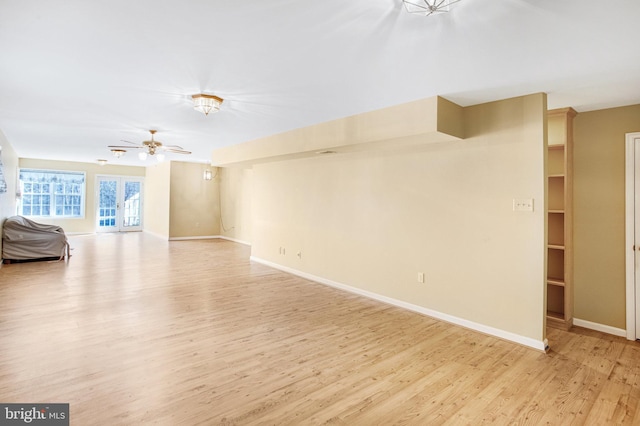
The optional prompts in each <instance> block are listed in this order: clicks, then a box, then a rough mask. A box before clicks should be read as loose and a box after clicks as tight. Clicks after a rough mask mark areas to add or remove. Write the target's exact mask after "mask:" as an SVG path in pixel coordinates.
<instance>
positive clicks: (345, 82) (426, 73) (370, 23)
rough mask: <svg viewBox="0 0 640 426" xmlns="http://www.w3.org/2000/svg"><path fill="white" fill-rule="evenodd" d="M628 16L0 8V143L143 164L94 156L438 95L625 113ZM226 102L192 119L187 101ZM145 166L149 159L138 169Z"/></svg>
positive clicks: (540, 7) (533, 3)
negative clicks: (205, 96) (536, 99)
mask: <svg viewBox="0 0 640 426" xmlns="http://www.w3.org/2000/svg"><path fill="white" fill-rule="evenodd" d="M639 28H640V1H638V0H611V1H607V2H603V1H601V0H600V1H595V0H562V1H560V0H462V1H460V2H459V3H456V4H455V5H454V6H453V7H452V10H451V12H450V13H448V14H443V15H437V16H431V17H422V16H416V15H410V14H408V13H407V12H406V11H405V10H404V7H403V5H402V2H401V0H348V1H345V0H322V1H300V0H261V1H258V0H243V1H238V0H180V1H179V0H135V1H134V0H100V1H99V0H92V1H87V0H59V1H52V0H0V130H2V131H3V132H4V134H5V135H6V137H7V139H8V140H9V142H10V143H11V144H12V145H13V147H14V148H15V149H16V151H17V153H18V155H19V156H20V157H25V158H45V159H56V160H72V161H85V162H93V161H95V160H96V159H98V158H105V159H108V160H109V162H110V163H111V164H129V165H143V164H145V163H143V162H141V161H139V160H138V159H137V156H136V155H135V151H130V152H128V153H127V154H126V155H125V156H124V157H122V158H120V159H115V158H114V157H113V156H111V155H110V153H109V150H108V148H107V145H110V144H116V145H118V144H121V142H120V140H121V139H125V140H129V141H133V142H141V141H142V140H145V139H148V136H149V134H148V132H147V130H148V129H158V130H159V132H158V134H157V136H156V139H157V140H160V141H162V142H164V143H165V144H177V145H181V146H183V147H184V148H185V149H187V150H190V151H193V154H192V155H189V156H181V155H179V154H172V155H169V156H168V157H169V159H172V160H182V161H198V162H206V161H209V160H210V159H211V151H212V150H213V149H215V148H217V147H222V146H227V145H231V144H237V143H240V142H244V141H247V140H252V139H255V138H258V137H262V136H267V135H271V134H274V133H278V132H282V131H285V130H289V129H293V128H297V127H302V126H307V125H311V124H315V123H319V122H324V121H328V120H332V119H336V118H340V117H345V116H349V115H353V114H357V113H361V112H364V111H370V110H374V109H379V108H383V107H386V106H390V105H395V104H399V103H404V102H408V101H412V100H416V99H420V98H425V97H430V96H434V95H441V96H444V97H445V98H447V99H450V100H452V101H454V102H456V103H458V104H460V105H463V106H467V105H473V104H477V103H482V102H487V101H492V100H497V99H504V98H508V97H512V96H519V95H524V94H529V93H534V92H547V93H548V95H549V96H548V101H549V108H556V107H564V106H573V107H574V108H575V109H576V110H578V111H579V112H580V111H587V110H593V109H600V108H608V107H613V106H622V105H631V104H638V103H640V44H639V40H640V30H639ZM200 92H204V93H211V94H215V95H218V96H220V97H222V98H224V99H225V102H224V104H223V107H222V109H221V111H220V112H219V113H217V114H214V115H209V116H208V117H205V116H204V115H202V114H201V113H198V112H196V111H194V110H193V109H192V107H191V102H190V95H192V94H195V93H200ZM147 163H149V160H147Z"/></svg>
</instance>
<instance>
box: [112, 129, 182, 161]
mask: <svg viewBox="0 0 640 426" xmlns="http://www.w3.org/2000/svg"><path fill="white" fill-rule="evenodd" d="M156 132H157V130H149V133H151V140H150V141H143V142H142V144H136V143H133V142H129V141H125V140H123V141H122V142H126V143H129V144H131V146H128V145H127V146H124V145H109V148H111V152H112V153H113V155H115V156H116V157H121V156H122V155H123V154H124V153H125V152H127V151H126V150H124V149H123V148H128V149H142V151H140V152H139V153H138V158H139V159H140V160H142V161H145V160H146V159H147V156H149V155H155V156H156V159H157V160H158V162H162V161H164V159H165V154H164V153H165V152H173V153H176V154H191V151H185V150H184V149H182V147H181V146H178V145H163V144H162V142H158V141H157V140H155V139H154V135H155V134H156Z"/></svg>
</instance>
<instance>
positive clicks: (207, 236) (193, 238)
mask: <svg viewBox="0 0 640 426" xmlns="http://www.w3.org/2000/svg"><path fill="white" fill-rule="evenodd" d="M214 238H220V236H219V235H199V236H193V237H169V241H185V240H212V239H214Z"/></svg>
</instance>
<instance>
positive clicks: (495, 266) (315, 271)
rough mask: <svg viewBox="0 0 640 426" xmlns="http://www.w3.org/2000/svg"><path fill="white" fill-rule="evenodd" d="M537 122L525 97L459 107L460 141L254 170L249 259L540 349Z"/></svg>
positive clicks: (539, 115) (541, 105)
mask: <svg viewBox="0 0 640 426" xmlns="http://www.w3.org/2000/svg"><path fill="white" fill-rule="evenodd" d="M398 119H399V120H401V119H402V117H398ZM545 120H546V97H545V96H544V95H542V94H540V95H531V96H527V97H522V98H516V99H510V100H505V101H501V102H495V103H491V104H485V105H478V106H474V107H469V108H465V109H464V123H465V133H466V138H465V139H464V140H462V141H451V142H444V143H436V144H425V145H423V146H421V147H415V148H414V149H413V151H411V152H407V151H406V150H405V151H403V152H395V153H394V152H384V153H383V152H379V151H377V152H352V153H346V154H334V155H325V156H316V157H314V158H307V159H296V160H289V161H280V162H272V163H263V164H256V165H255V166H254V167H253V176H252V185H251V209H252V210H253V216H252V217H253V218H252V223H251V233H250V235H251V242H252V254H253V255H254V256H256V257H257V258H260V259H263V260H266V261H269V262H273V263H276V264H279V265H282V266H284V267H289V268H292V269H295V270H298V271H301V272H305V273H308V274H312V275H315V276H318V277H322V278H325V279H329V280H333V281H336V282H340V283H343V284H346V285H349V286H352V287H356V288H359V289H362V290H366V291H370V292H374V293H377V294H379V295H382V296H387V297H391V298H394V299H397V300H400V301H406V302H408V303H411V304H414V305H418V306H421V307H425V308H428V309H433V310H436V311H439V312H441V313H445V314H448V315H453V316H456V317H458V318H461V319H465V320H469V321H473V322H476V323H479V324H482V325H486V326H490V327H494V328H497V329H501V330H504V331H507V332H510V333H514V334H516V335H520V336H524V337H528V338H531V339H534V340H542V339H544V336H545V329H544V317H545V302H544V297H545V294H544V292H545V285H544V270H545V268H544V263H545V258H544V256H545V252H546V250H545V241H544V235H545V232H544V221H545V217H544V216H545V215H544V181H545V179H544V142H545V138H546V135H545ZM314 137H318V138H322V135H318V134H317V132H316V134H315V135H314ZM272 138H273V137H272ZM225 173H226V171H225ZM231 173H238V172H230V174H229V175H228V176H229V178H233V175H232V174H231ZM223 176H226V175H223ZM236 176H237V174H236ZM230 186H231V184H229V183H226V184H224V185H223V192H224V190H225V189H226V188H227V187H230ZM513 198H533V199H534V203H535V205H536V209H535V211H534V212H533V213H523V212H513V211H512V200H513ZM224 204H225V203H223V205H224ZM227 209H228V206H226V205H224V207H223V212H224V214H223V217H227V216H228V215H230V216H233V217H241V216H240V214H239V213H238V212H230V211H229V210H227ZM282 248H284V249H285V250H284V254H282V253H283V251H282ZM298 253H300V256H298ZM418 272H424V274H425V276H426V283H425V284H420V283H418V282H417V274H418Z"/></svg>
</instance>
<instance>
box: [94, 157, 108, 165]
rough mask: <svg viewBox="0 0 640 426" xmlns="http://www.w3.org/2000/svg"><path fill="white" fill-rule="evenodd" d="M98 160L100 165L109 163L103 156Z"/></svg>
mask: <svg viewBox="0 0 640 426" xmlns="http://www.w3.org/2000/svg"><path fill="white" fill-rule="evenodd" d="M96 161H97V162H98V164H99V165H101V166H104V165H105V164H107V160H104V159H102V158H100V159H98V160H96Z"/></svg>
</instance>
